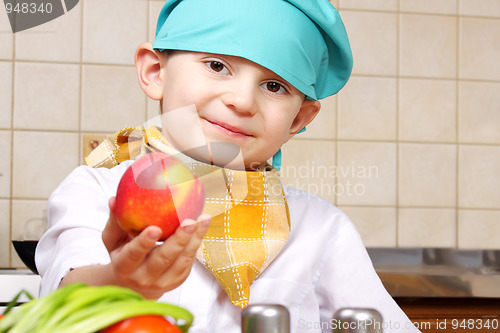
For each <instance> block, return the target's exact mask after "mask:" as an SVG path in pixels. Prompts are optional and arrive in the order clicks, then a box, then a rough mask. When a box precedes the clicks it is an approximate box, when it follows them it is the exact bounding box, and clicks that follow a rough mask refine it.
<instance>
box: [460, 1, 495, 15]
mask: <svg viewBox="0 0 500 333" xmlns="http://www.w3.org/2000/svg"><path fill="white" fill-rule="evenodd" d="M458 4H459V6H458V10H459V14H460V15H471V16H486V17H500V2H499V1H498V0H458Z"/></svg>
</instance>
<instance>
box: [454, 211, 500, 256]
mask: <svg viewBox="0 0 500 333" xmlns="http://www.w3.org/2000/svg"><path fill="white" fill-rule="evenodd" d="M499 221H500V210H467V209H463V210H462V209H461V210H459V211H458V247H459V248H461V249H500V244H499V242H498V239H499V238H500V222H499Z"/></svg>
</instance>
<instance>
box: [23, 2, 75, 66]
mask: <svg viewBox="0 0 500 333" xmlns="http://www.w3.org/2000/svg"><path fill="white" fill-rule="evenodd" d="M81 19H82V13H81V6H76V7H74V8H73V9H72V10H70V11H69V12H67V13H66V14H64V15H62V16H60V17H58V18H56V19H55V20H52V21H50V22H47V23H45V24H43V25H40V26H38V27H34V28H31V29H28V30H25V31H21V32H17V33H16V34H15V36H16V43H15V45H16V59H22V60H36V61H58V62H78V61H80V54H81ZM33 50H36V52H33Z"/></svg>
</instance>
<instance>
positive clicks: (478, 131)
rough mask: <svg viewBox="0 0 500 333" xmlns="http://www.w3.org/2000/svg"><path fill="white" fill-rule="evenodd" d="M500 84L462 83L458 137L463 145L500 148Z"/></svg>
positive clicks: (460, 88)
mask: <svg viewBox="0 0 500 333" xmlns="http://www.w3.org/2000/svg"><path fill="white" fill-rule="evenodd" d="M499 91H500V83H489V82H460V84H459V107H458V124H459V129H458V134H459V136H458V137H459V141H460V142H462V143H494V144H500V94H499Z"/></svg>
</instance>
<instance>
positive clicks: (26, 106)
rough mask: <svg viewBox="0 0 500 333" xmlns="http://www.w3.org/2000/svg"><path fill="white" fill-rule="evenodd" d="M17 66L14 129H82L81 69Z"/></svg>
mask: <svg viewBox="0 0 500 333" xmlns="http://www.w3.org/2000/svg"><path fill="white" fill-rule="evenodd" d="M15 66H16V69H15V76H16V77H15V80H14V82H15V86H14V94H15V95H14V96H15V97H14V128H17V129H55V130H78V109H79V88H80V69H79V66H78V65H72V64H49V63H29V62H18V63H16V65H15Z"/></svg>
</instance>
